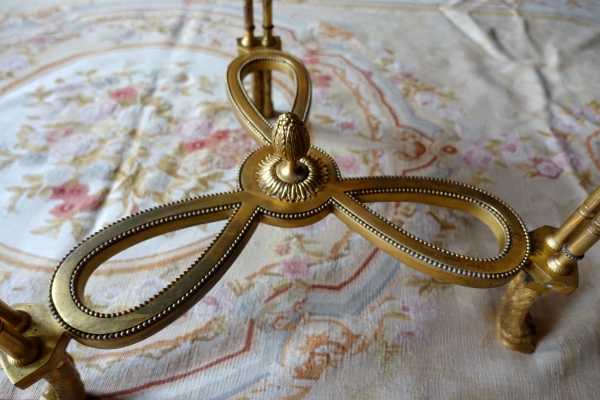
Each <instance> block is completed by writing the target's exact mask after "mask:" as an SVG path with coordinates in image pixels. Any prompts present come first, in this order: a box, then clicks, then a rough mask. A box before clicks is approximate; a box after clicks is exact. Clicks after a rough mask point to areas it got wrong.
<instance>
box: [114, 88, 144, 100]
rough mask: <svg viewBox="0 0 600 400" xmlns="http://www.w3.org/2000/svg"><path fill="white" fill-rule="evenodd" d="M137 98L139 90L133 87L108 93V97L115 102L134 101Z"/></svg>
mask: <svg viewBox="0 0 600 400" xmlns="http://www.w3.org/2000/svg"><path fill="white" fill-rule="evenodd" d="M136 96H137V90H135V88H133V87H131V86H127V87H124V88H122V89H117V90H113V91H112V92H109V93H108V97H110V98H111V99H113V100H115V101H127V100H133V99H135V98H136Z"/></svg>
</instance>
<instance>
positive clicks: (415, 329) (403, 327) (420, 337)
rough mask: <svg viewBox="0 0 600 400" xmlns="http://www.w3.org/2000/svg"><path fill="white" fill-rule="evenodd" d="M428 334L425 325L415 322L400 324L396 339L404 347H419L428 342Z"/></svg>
mask: <svg viewBox="0 0 600 400" xmlns="http://www.w3.org/2000/svg"><path fill="white" fill-rule="evenodd" d="M427 338H428V334H427V331H426V330H425V328H424V327H423V325H421V324H415V323H402V324H399V325H398V327H397V331H396V337H395V339H396V340H395V341H396V343H397V344H398V345H399V346H402V347H419V346H422V345H423V344H424V343H425V342H427Z"/></svg>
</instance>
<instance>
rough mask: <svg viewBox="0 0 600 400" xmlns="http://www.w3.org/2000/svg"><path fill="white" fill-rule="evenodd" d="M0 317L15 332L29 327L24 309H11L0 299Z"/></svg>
mask: <svg viewBox="0 0 600 400" xmlns="http://www.w3.org/2000/svg"><path fill="white" fill-rule="evenodd" d="M0 319H3V320H4V321H5V322H7V323H8V324H9V325H11V326H12V327H13V329H14V330H15V331H17V332H23V331H24V330H25V329H27V327H29V319H30V318H29V314H27V313H26V312H25V311H19V310H13V309H12V308H11V307H10V306H9V305H8V304H6V303H5V302H3V301H2V299H0Z"/></svg>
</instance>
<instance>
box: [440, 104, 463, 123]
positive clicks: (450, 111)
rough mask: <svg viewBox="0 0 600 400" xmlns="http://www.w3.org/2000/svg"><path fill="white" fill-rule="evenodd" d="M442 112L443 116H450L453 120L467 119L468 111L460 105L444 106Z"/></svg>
mask: <svg viewBox="0 0 600 400" xmlns="http://www.w3.org/2000/svg"><path fill="white" fill-rule="evenodd" d="M441 114H442V116H443V117H445V118H448V119H449V120H451V121H454V122H457V121H466V120H467V112H466V111H465V109H464V108H462V107H459V106H447V107H444V108H442V110H441Z"/></svg>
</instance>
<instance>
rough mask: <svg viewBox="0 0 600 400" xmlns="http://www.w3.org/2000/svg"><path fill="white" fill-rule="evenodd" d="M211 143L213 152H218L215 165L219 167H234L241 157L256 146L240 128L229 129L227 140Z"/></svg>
mask: <svg viewBox="0 0 600 400" xmlns="http://www.w3.org/2000/svg"><path fill="white" fill-rule="evenodd" d="M215 133H216V132H215ZM212 143H213V144H214V150H215V153H217V154H219V158H218V160H217V163H218V164H217V166H218V168H221V169H231V168H236V167H237V165H238V163H239V162H240V161H241V159H242V158H243V157H244V156H245V155H246V154H248V153H250V152H251V151H252V150H254V149H255V148H256V143H255V142H254V141H253V140H252V139H250V137H248V135H247V134H246V133H245V132H244V131H242V130H236V131H229V134H228V138H227V140H221V141H219V142H217V141H215V140H213V141H212Z"/></svg>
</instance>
